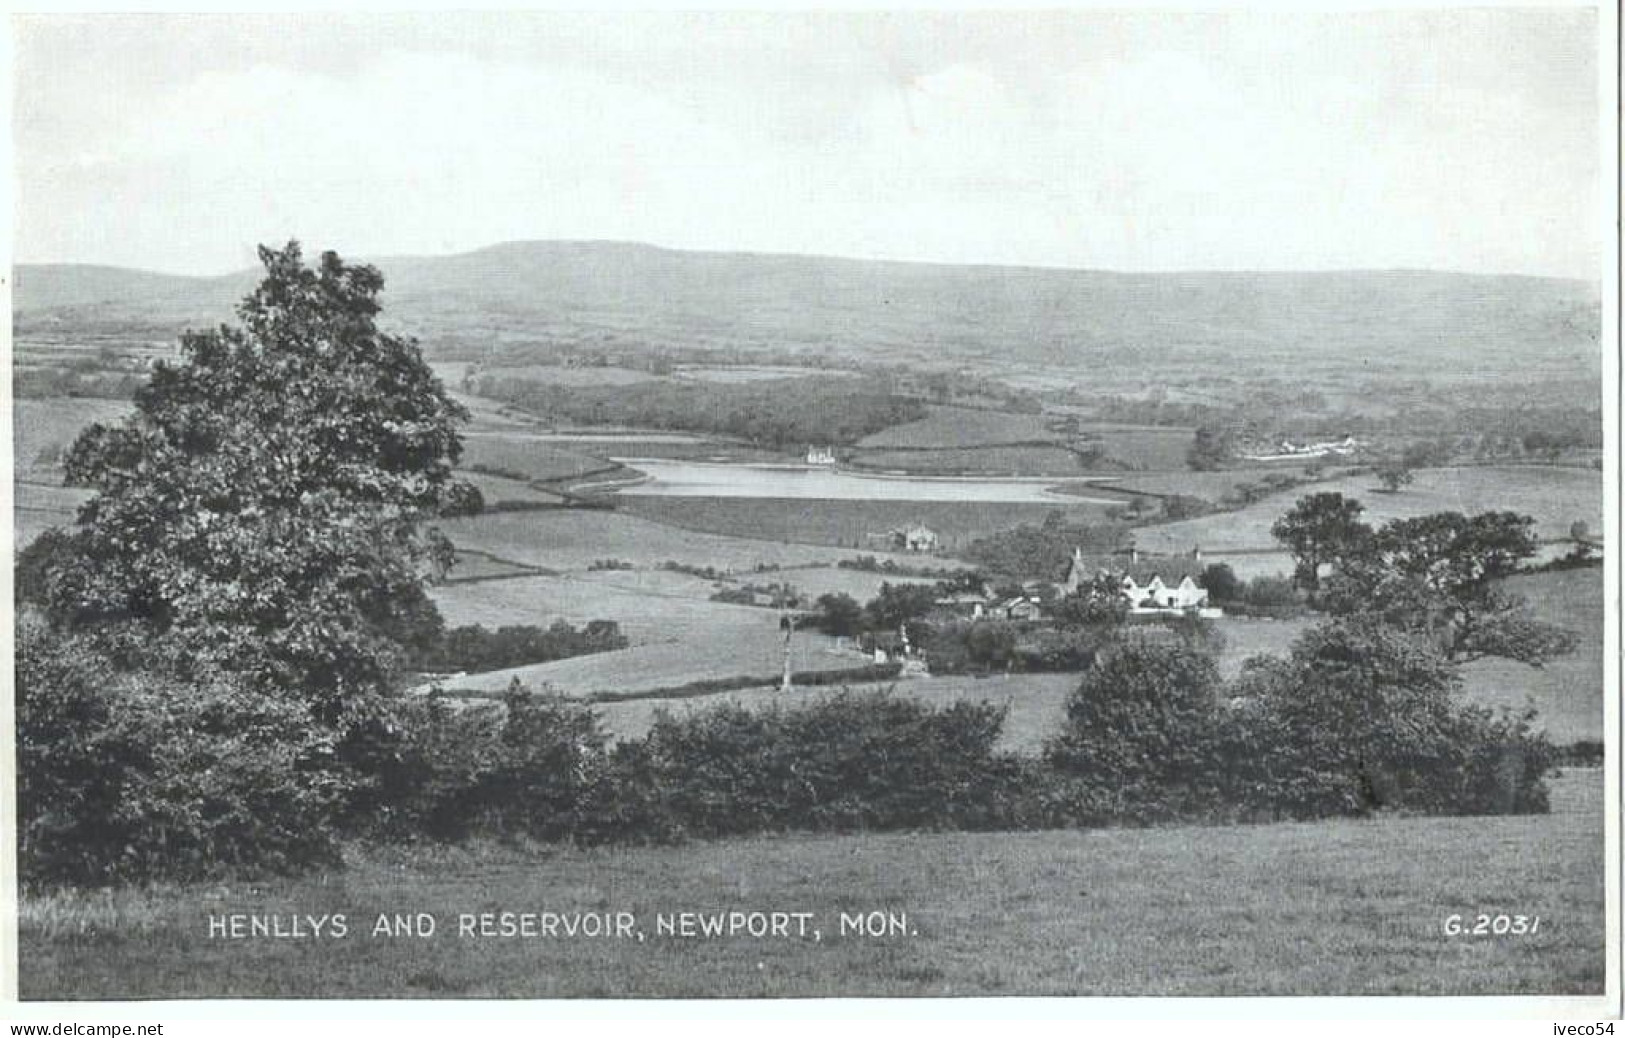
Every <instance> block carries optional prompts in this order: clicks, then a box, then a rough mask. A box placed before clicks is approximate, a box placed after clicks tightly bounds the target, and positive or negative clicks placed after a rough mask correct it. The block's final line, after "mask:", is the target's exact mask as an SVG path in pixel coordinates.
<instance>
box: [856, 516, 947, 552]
mask: <svg viewBox="0 0 1625 1038" xmlns="http://www.w3.org/2000/svg"><path fill="white" fill-rule="evenodd" d="M864 540H865V542H866V543H867V544H868V546H869V547H871V548H883V549H885V550H888V551H920V552H925V551H936V550H937V549H938V548H940V547H941V546H942V538H940V537H938V536H937V532H936V531H935V530H933V529H931V528H930V527H928V526H921V525H920V524H919V523H910V524H909V525H908V526H902V527H898V528H897V529H894V530H887V531H886V532H885V533H871V534H868V535H867V536H866V537H865V538H864Z"/></svg>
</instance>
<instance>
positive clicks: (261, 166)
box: [14, 9, 1603, 278]
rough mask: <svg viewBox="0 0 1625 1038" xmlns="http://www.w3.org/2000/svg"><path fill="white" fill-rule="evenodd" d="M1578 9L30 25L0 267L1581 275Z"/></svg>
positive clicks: (127, 19) (1597, 207)
mask: <svg viewBox="0 0 1625 1038" xmlns="http://www.w3.org/2000/svg"><path fill="white" fill-rule="evenodd" d="M1597 40H1598V26H1597V20H1596V17H1595V14H1594V12H1591V11H1588V10H1563V9H1545V10H1536V11H1516V10H1457V11H1449V10H1443V11H1433V12H1418V11H1410V12H1401V13H1388V14H1349V13H1319V14H1309V15H1282V14H1270V13H1252V14H1238V13H1231V14H1216V15H1215V14H1210V15H1180V14H1170V13H1149V12H1140V13H1131V14H1121V13H1118V14H1112V13H1105V12H1084V11H1069V12H1059V13H1046V14H1017V13H998V14H969V13H948V12H935V13H932V12H919V11H916V12H910V13H898V14H892V15H886V14H879V13H846V14H800V15H786V14H741V13H735V14H712V15H676V14H658V15H639V16H631V15H627V14H615V15H610V16H603V17H586V16H566V15H559V14H530V15H517V16H515V15H506V16H497V15H477V16H470V15H460V16H456V17H448V16H427V15H419V16H395V17H387V18H385V17H380V16H368V17H341V16H335V15H315V16H313V15H303V16H292V15H278V16H268V17H256V18H250V17H244V16H215V17H197V16H164V17H150V16H118V17H105V16H80V17H72V18H68V17H56V18H40V17H31V18H25V19H22V20H20V21H18V22H17V23H15V28H14V57H15V62H14V67H15V70H16V71H15V76H16V78H15V91H16V100H15V106H16V107H15V147H16V152H15V153H16V161H17V182H18V197H17V212H16V227H15V242H14V254H15V258H16V259H17V260H18V261H24V262H44V261H77V262H96V263H113V264H121V265H128V266H139V267H146V268H151V269H157V270H167V271H175V272H182V273H218V272H223V271H226V270H231V269H235V268H239V267H244V266H248V265H250V264H251V262H252V259H253V246H254V244H255V243H256V242H261V241H278V240H285V239H287V238H289V237H298V238H300V239H302V240H304V241H305V242H306V243H307V245H308V246H310V247H312V248H335V249H338V250H339V251H340V252H342V253H345V254H349V255H364V256H374V257H376V256H382V255H390V254H402V253H444V252H454V251H461V250H465V249H471V248H477V247H479V246H482V245H487V244H492V243H495V242H500V241H509V240H515V239H527V238H593V239H622V240H636V241H646V242H653V243H656V244H662V245H669V246H673V247H679V248H708V249H743V250H755V251H776V252H802V253H824V254H833V255H847V256H872V257H888V258H898V259H924V260H940V261H947V262H984V263H1026V264H1040V265H1050V266H1067V267H1094V268H1112V269H1122V270H1170V269H1330V268H1371V267H1384V268H1387V267H1427V268H1439V269H1451V270H1472V271H1496V272H1515V273H1530V274H1552V275H1562V276H1577V277H1587V278H1596V277H1597V276H1599V264H1600V262H1601V259H1600V257H1601V255H1602V251H1601V250H1602V247H1603V245H1602V242H1603V238H1602V226H1601V225H1602V220H1603V216H1602V210H1601V204H1602V197H1603V196H1602V193H1601V192H1602V185H1601V183H1600V178H1601V162H1600V158H1599V155H1600V143H1599V139H1598V129H1597V127H1598V117H1599V111H1600V109H1599V103H1598V68H1597V55H1596V47H1597Z"/></svg>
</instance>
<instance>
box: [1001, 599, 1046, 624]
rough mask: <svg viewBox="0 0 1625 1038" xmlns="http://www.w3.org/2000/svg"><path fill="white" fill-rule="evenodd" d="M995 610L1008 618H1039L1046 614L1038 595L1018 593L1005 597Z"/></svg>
mask: <svg viewBox="0 0 1625 1038" xmlns="http://www.w3.org/2000/svg"><path fill="white" fill-rule="evenodd" d="M995 611H996V612H997V614H998V615H999V616H1000V617H1002V618H1004V619H1006V620H1039V619H1042V618H1043V616H1044V610H1043V606H1042V605H1041V604H1040V603H1039V601H1038V599H1037V598H1036V597H1033V596H1030V595H1017V596H1016V597H1014V598H1008V599H1005V600H1004V601H1003V602H1000V603H999V604H998V607H997V609H996V610H995Z"/></svg>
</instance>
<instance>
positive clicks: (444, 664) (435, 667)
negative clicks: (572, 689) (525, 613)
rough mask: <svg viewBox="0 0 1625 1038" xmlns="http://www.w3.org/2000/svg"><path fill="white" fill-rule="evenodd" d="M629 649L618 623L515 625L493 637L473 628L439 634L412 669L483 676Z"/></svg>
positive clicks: (493, 633) (418, 652) (416, 656)
mask: <svg viewBox="0 0 1625 1038" xmlns="http://www.w3.org/2000/svg"><path fill="white" fill-rule="evenodd" d="M626 646H627V640H626V636H625V635H624V634H622V633H621V626H620V624H618V623H616V622H615V621H614V620H590V621H588V623H587V625H586V626H585V627H582V628H580V629H579V630H578V629H577V628H575V627H573V626H571V625H570V624H568V623H566V622H565V621H563V620H559V621H556V622H555V623H554V624H553V625H552V626H551V627H546V628H543V627H534V626H529V625H524V626H517V625H516V626H512V627H499V628H497V629H496V630H494V631H493V630H490V629H488V628H485V627H481V626H479V625H471V626H467V627H453V628H451V629H450V630H446V631H442V632H440V633H439V634H438V636H436V637H434V638H432V639H430V640H429V642H428V644H426V645H423V646H421V647H418V648H417V649H416V651H415V652H414V653H413V660H412V663H413V666H414V668H415V669H417V670H421V671H428V672H431V673H439V672H448V671H468V672H470V673H480V672H482V671H488V670H506V669H508V668H509V667H525V666H529V665H531V664H533V663H549V662H551V661H553V660H562V659H568V658H569V657H571V656H585V655H588V654H589V653H594V652H612V651H614V650H616V649H624V648H626Z"/></svg>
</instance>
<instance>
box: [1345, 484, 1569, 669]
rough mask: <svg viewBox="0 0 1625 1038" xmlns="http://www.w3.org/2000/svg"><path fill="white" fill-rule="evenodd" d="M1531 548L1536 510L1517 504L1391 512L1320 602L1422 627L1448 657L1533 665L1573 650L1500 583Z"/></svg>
mask: <svg viewBox="0 0 1625 1038" xmlns="http://www.w3.org/2000/svg"><path fill="white" fill-rule="evenodd" d="M1535 550H1536V541H1535V534H1534V520H1533V519H1531V518H1529V517H1528V516H1525V515H1517V514H1515V513H1513V512H1483V513H1480V514H1478V515H1474V516H1466V515H1463V514H1461V513H1460V512H1439V513H1435V514H1433V515H1424V516H1417V517H1416V518H1413V519H1395V520H1393V521H1392V522H1389V523H1386V524H1384V525H1383V527H1382V528H1381V529H1379V530H1377V531H1376V532H1375V533H1374V534H1373V535H1372V536H1370V537H1369V538H1367V539H1366V540H1365V542H1364V544H1363V546H1362V549H1361V550H1360V551H1359V552H1358V553H1356V554H1354V555H1351V556H1350V557H1348V558H1347V559H1345V560H1344V561H1343V563H1342V564H1341V565H1340V568H1339V571H1338V573H1337V574H1336V575H1334V577H1333V578H1332V579H1331V580H1330V581H1329V582H1328V587H1327V589H1326V594H1325V595H1324V596H1323V604H1324V605H1325V606H1326V608H1328V609H1329V610H1331V611H1332V612H1336V613H1342V614H1365V615H1371V616H1377V617H1380V618H1382V619H1383V620H1385V621H1387V622H1388V623H1390V624H1392V625H1394V626H1396V627H1398V628H1400V629H1401V630H1405V631H1409V632H1412V633H1416V634H1423V635H1426V636H1427V637H1429V638H1430V639H1432V640H1433V642H1434V643H1435V644H1436V645H1437V646H1438V648H1439V650H1440V651H1441V652H1443V653H1444V655H1445V657H1446V658H1447V659H1450V660H1455V661H1457V662H1468V661H1471V660H1474V659H1479V658H1482V657H1485V656H1501V657H1505V658H1507V659H1514V660H1518V661H1520V662H1523V663H1528V664H1532V665H1537V666H1538V665H1539V664H1541V663H1544V662H1545V661H1547V660H1549V659H1551V658H1553V657H1554V656H1558V655H1561V654H1563V653H1566V652H1568V651H1570V650H1571V649H1572V648H1573V647H1574V642H1575V638H1574V635H1573V634H1572V633H1571V632H1569V631H1566V630H1564V629H1562V628H1560V627H1554V626H1552V625H1551V624H1546V623H1542V622H1540V621H1537V620H1535V619H1533V618H1532V617H1530V616H1529V614H1528V610H1527V608H1526V607H1525V605H1524V603H1523V602H1522V601H1521V600H1520V599H1518V598H1517V597H1516V596H1514V595H1510V594H1508V593H1507V592H1506V591H1505V590H1504V589H1503V584H1502V582H1503V581H1504V580H1505V578H1506V577H1508V576H1511V575H1512V574H1513V573H1515V572H1517V570H1518V568H1519V567H1520V566H1521V565H1522V564H1523V563H1524V561H1525V560H1527V559H1529V558H1530V557H1532V556H1533V555H1534V554H1535Z"/></svg>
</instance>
